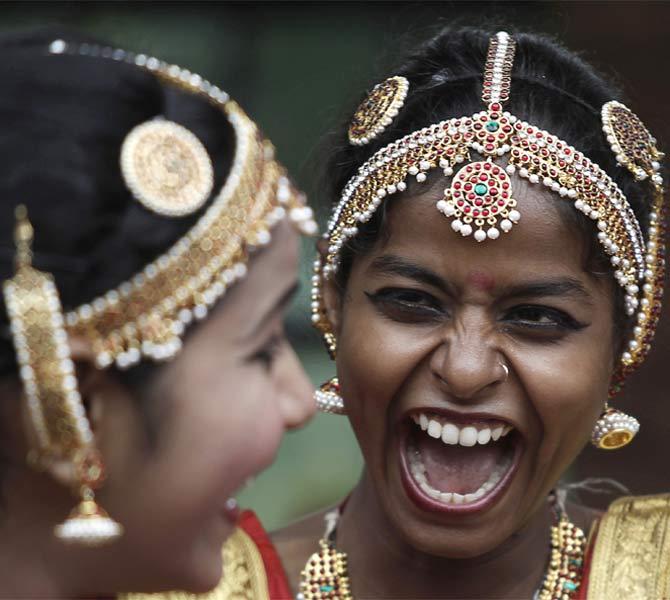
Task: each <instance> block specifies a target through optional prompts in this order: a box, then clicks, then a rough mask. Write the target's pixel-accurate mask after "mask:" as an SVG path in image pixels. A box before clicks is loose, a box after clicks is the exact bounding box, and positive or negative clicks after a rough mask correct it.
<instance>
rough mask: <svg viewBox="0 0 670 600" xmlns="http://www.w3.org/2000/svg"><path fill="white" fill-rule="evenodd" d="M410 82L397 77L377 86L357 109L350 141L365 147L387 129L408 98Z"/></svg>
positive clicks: (350, 127)
mask: <svg viewBox="0 0 670 600" xmlns="http://www.w3.org/2000/svg"><path fill="white" fill-rule="evenodd" d="M408 89H409V81H407V79H405V78H404V77H400V76H399V75H396V76H394V77H389V78H388V79H386V80H385V81H382V82H381V83H379V84H377V85H376V86H375V87H374V88H373V89H372V91H371V92H370V93H369V94H368V95H367V97H366V98H365V100H363V102H362V103H361V104H360V106H359V107H358V108H357V109H356V112H355V113H354V116H353V118H352V119H351V124H350V125H349V141H350V142H351V143H352V144H353V145H354V146H364V145H365V144H367V143H369V142H370V140H373V139H374V138H376V137H377V136H378V135H379V134H380V133H382V131H384V129H386V128H387V127H388V126H389V125H390V124H391V123H392V122H393V119H394V118H395V117H396V116H397V115H398V111H399V110H400V109H401V108H402V105H403V104H404V103H405V98H406V97H407V90H408Z"/></svg>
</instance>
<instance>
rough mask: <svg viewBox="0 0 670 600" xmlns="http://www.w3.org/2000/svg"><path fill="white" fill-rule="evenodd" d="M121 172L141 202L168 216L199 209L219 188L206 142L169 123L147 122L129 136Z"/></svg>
mask: <svg viewBox="0 0 670 600" xmlns="http://www.w3.org/2000/svg"><path fill="white" fill-rule="evenodd" d="M121 173H122V175H123V178H124V180H125V182H126V185H127V186H128V189H130V191H131V192H132V193H133V195H134V196H135V198H136V199H137V200H138V201H139V202H141V203H142V204H143V205H144V206H145V207H146V208H148V209H149V210H151V211H153V212H155V213H157V214H160V215H165V216H168V217H181V216H184V215H189V214H191V213H193V212H195V211H196V210H198V209H199V208H200V207H202V205H203V204H204V203H205V202H206V201H207V199H208V198H209V195H210V194H211V192H212V187H213V186H214V169H213V167H212V161H211V160H210V158H209V155H208V154H207V150H205V147H204V146H203V145H202V143H201V142H200V140H199V139H198V138H197V137H196V136H195V135H194V134H193V133H191V132H190V131H189V130H188V129H186V128H185V127H183V126H181V125H179V124H178V123H174V122H173V121H167V120H165V119H152V120H151V121H147V122H146V123H141V124H140V125H138V126H137V127H135V128H134V129H132V130H131V132H130V133H129V134H128V135H127V136H126V139H125V140H124V141H123V145H122V146H121Z"/></svg>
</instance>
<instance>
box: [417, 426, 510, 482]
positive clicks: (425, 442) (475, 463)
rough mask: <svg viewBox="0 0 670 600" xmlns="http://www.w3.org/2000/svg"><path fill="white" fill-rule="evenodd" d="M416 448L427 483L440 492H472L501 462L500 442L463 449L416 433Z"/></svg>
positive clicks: (502, 451)
mask: <svg viewBox="0 0 670 600" xmlns="http://www.w3.org/2000/svg"><path fill="white" fill-rule="evenodd" d="M417 438H418V439H416V440H415V444H416V448H417V449H418V450H419V452H420V453H421V460H422V462H423V465H424V467H425V468H426V478H427V479H428V483H429V484H430V485H431V486H432V487H434V488H435V489H437V490H440V491H441V492H456V493H458V494H471V493H473V492H476V491H477V490H478V489H479V488H480V487H481V486H482V484H484V483H486V481H487V480H488V478H489V477H490V476H491V474H492V473H493V470H494V469H495V467H496V465H497V464H498V463H499V462H500V461H501V459H502V456H503V453H504V448H503V444H502V443H501V442H497V443H489V444H485V445H482V446H480V445H479V444H478V445H476V446H472V447H471V448H466V447H464V446H460V445H457V444H456V445H453V446H452V445H447V444H445V443H444V442H442V441H441V440H436V439H434V438H432V437H429V436H428V435H418V436H417Z"/></svg>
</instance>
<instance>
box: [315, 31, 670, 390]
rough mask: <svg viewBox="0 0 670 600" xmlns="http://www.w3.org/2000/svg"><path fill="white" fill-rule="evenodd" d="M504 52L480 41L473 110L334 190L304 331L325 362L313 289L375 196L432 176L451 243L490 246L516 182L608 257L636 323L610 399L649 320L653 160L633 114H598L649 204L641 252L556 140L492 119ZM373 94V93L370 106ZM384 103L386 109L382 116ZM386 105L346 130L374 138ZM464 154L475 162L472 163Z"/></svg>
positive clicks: (600, 187)
mask: <svg viewBox="0 0 670 600" xmlns="http://www.w3.org/2000/svg"><path fill="white" fill-rule="evenodd" d="M514 51H515V43H514V40H513V39H512V38H511V37H510V36H509V35H508V34H506V33H504V32H500V33H498V34H497V35H496V36H495V37H494V38H493V39H492V40H491V43H490V46H489V53H488V57H487V62H486V69H485V73H484V85H483V91H482V101H483V102H484V104H485V105H486V109H485V110H482V111H481V112H478V113H476V114H474V115H470V116H464V117H460V118H454V119H447V120H445V121H442V122H440V123H436V124H433V125H429V126H428V127H425V128H423V129H420V130H419V131H415V132H413V133H410V134H409V135H406V136H404V137H402V138H401V139H398V140H396V141H394V142H392V143H391V144H389V145H387V146H385V147H383V148H382V149H380V150H379V151H377V152H376V153H375V154H373V155H372V157H371V158H370V159H369V160H367V161H366V162H365V163H364V164H363V165H361V167H360V168H359V169H358V172H357V174H356V175H355V176H354V177H352V179H351V180H350V181H349V182H348V183H347V184H346V186H345V187H344V190H343V192H342V196H341V199H340V201H339V203H338V204H337V206H336V207H335V209H334V211H333V214H332V216H331V218H330V221H329V222H328V229H327V232H326V234H325V236H324V237H325V239H326V240H327V243H328V248H327V252H326V255H325V257H324V259H321V258H318V259H317V260H316V262H315V274H314V278H313V284H314V286H313V293H312V307H313V312H312V321H313V323H314V324H315V326H316V327H317V328H318V329H319V330H320V331H321V332H322V334H323V335H324V338H325V340H326V344H327V346H328V349H329V351H330V352H331V354H334V352H335V350H336V342H335V337H334V335H333V333H332V331H331V327H330V324H329V322H328V319H327V316H326V314H325V310H324V307H323V302H322V293H321V285H322V283H323V280H324V279H327V278H330V277H332V276H333V275H334V273H335V272H336V271H337V268H338V264H339V257H340V252H341V250H342V248H343V247H344V246H345V245H346V244H347V242H348V241H349V240H350V239H351V238H353V237H354V236H355V235H356V234H357V233H358V230H359V227H361V225H363V224H365V223H366V222H368V221H369V220H370V219H371V218H372V215H373V214H374V213H375V211H376V210H377V209H378V208H379V206H381V204H382V203H383V202H384V201H385V199H386V198H388V197H389V196H391V195H393V194H396V193H398V192H402V191H404V190H405V189H406V187H407V183H406V182H407V179H408V178H409V177H414V178H416V180H417V181H418V182H423V181H426V178H427V175H428V173H429V172H431V171H433V170H434V169H438V168H439V169H441V170H442V171H443V173H444V176H445V177H448V178H450V182H449V184H448V187H447V188H446V190H445V192H444V197H443V198H441V199H440V200H439V201H438V202H437V209H438V211H439V212H440V213H441V214H442V215H444V216H445V217H446V218H448V219H449V220H450V221H451V227H452V229H453V230H454V231H455V232H458V233H460V234H461V235H462V236H466V237H468V236H472V237H474V239H475V240H476V241H477V242H480V243H495V240H497V239H498V238H500V237H501V236H502V235H506V234H509V235H513V229H514V226H515V225H516V223H518V222H519V221H520V220H521V219H522V214H521V212H520V211H519V210H518V207H517V203H516V200H515V199H514V189H513V182H512V180H511V178H510V175H512V174H516V175H518V176H519V177H522V178H524V179H526V180H527V181H529V182H530V183H531V184H535V185H542V186H544V187H545V188H547V189H549V190H551V191H552V192H555V193H556V194H557V195H558V196H559V198H560V199H561V200H563V201H566V202H570V203H572V204H573V206H574V207H575V209H577V210H578V211H580V212H582V213H583V214H584V215H586V216H587V217H589V218H590V219H591V220H592V221H593V224H594V230H595V233H596V235H597V239H598V241H599V243H600V244H601V246H602V248H603V250H604V251H605V253H606V254H607V256H608V257H609V259H610V262H611V264H612V268H613V270H614V276H615V280H616V283H617V284H618V285H619V286H620V287H621V288H622V290H623V292H624V295H625V310H626V314H627V316H628V317H633V318H635V321H636V322H635V325H634V331H633V337H632V339H631V340H630V341H629V342H628V346H627V348H626V350H625V352H624V353H623V354H622V356H621V360H620V362H619V366H618V370H617V373H616V374H615V376H614V378H613V381H612V386H611V390H610V392H611V394H614V393H615V392H616V391H618V389H619V387H620V384H621V383H622V382H623V380H624V378H625V377H626V376H627V375H628V374H629V373H630V372H631V371H633V370H634V369H635V368H636V367H637V366H639V365H640V364H641V363H642V361H643V360H644V358H645V357H646V355H647V353H648V352H649V349H650V344H651V340H652V338H653V334H654V331H655V327H656V324H657V321H658V317H659V316H660V301H661V296H662V285H663V275H664V244H663V234H664V221H663V188H662V186H663V182H662V180H661V177H660V174H659V170H660V164H659V160H660V158H661V157H662V156H663V155H662V154H661V153H660V152H659V151H658V150H657V149H656V145H655V144H656V142H655V140H654V138H653V137H652V136H651V135H650V134H649V132H648V131H647V129H646V128H645V127H644V125H643V124H642V122H641V121H640V120H639V118H638V117H637V116H636V115H634V114H633V113H632V112H631V111H630V110H628V109H627V108H626V107H625V106H624V105H622V104H620V103H618V102H614V101H613V102H608V103H607V104H605V106H604V107H603V109H602V121H603V131H604V135H606V136H607V140H608V142H609V143H610V145H611V147H612V149H613V151H614V153H615V155H616V160H617V162H618V163H619V164H620V165H621V166H623V167H625V168H627V169H629V170H630V171H631V172H632V173H633V175H634V176H635V178H636V179H638V180H642V179H647V180H648V181H650V183H651V187H652V193H653V198H654V199H653V205H652V206H651V211H650V217H649V219H650V222H649V228H648V232H649V234H648V239H647V240H646V243H645V240H644V238H643V235H642V232H641V228H640V224H639V223H638V221H637V218H636V216H635V214H634V213H633V211H632V209H631V207H630V205H629V203H628V201H627V200H626V197H625V196H624V194H623V192H622V191H621V189H620V188H619V187H618V186H617V184H616V183H615V182H614V181H613V180H612V178H611V177H609V176H608V175H607V173H605V171H604V170H603V169H601V168H600V167H599V166H598V165H596V164H595V163H593V162H592V161H591V160H589V159H588V158H587V157H586V156H584V155H583V154H582V153H581V152H579V151H578V150H576V149H575V148H573V147H572V146H570V145H569V144H567V143H566V142H564V141H562V140H560V139H558V138H557V137H556V136H554V135H552V134H550V133H548V132H546V131H543V130H541V129H540V128H538V127H536V126H535V125H532V124H531V123H526V122H524V121H522V120H521V119H519V118H517V117H516V116H514V115H512V114H510V113H509V112H508V111H506V110H504V107H503V105H504V103H505V102H506V101H507V100H508V98H509V93H510V87H511V72H512V64H513V58H514ZM379 90H380V88H379V87H377V88H375V95H376V96H378V95H379ZM390 93H394V92H393V90H391V91H390V92H389V94H390ZM376 96H375V97H376ZM391 104H392V106H393V111H392V113H389V112H388V111H389V106H390V105H391ZM397 104H398V102H397V94H396V95H394V96H393V98H392V99H386V102H383V103H382V102H379V103H378V104H376V105H375V104H374V103H373V104H372V105H369V104H366V103H365V102H364V103H363V104H362V105H361V108H359V111H358V112H361V111H364V112H365V111H368V112H372V113H375V111H378V110H379V111H383V112H384V114H383V115H381V116H379V117H378V118H377V119H375V118H373V116H370V115H368V116H367V117H366V118H363V117H362V116H361V115H359V114H358V112H357V115H356V122H357V123H359V124H360V123H364V122H370V123H375V129H374V135H378V134H379V128H380V125H379V123H380V122H381V123H388V122H389V116H390V115H392V114H397V112H398V110H399V108H398V106H397ZM356 139H357V141H358V143H359V144H360V140H362V139H365V135H364V133H363V132H361V131H357V138H356ZM473 152H474V153H476V154H477V155H479V156H480V157H481V160H474V161H473V159H472V153H473ZM503 159H504V162H503Z"/></svg>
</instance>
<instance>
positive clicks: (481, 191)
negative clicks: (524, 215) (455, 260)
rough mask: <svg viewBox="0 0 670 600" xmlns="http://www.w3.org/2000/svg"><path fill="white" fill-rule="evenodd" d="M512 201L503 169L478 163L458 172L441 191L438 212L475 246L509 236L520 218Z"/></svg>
mask: <svg viewBox="0 0 670 600" xmlns="http://www.w3.org/2000/svg"><path fill="white" fill-rule="evenodd" d="M516 206H517V203H516V200H515V199H514V198H513V197H512V182H511V180H510V178H509V175H508V174H507V173H506V172H505V169H503V168H502V167H500V166H498V165H496V164H495V163H493V162H491V161H490V160H487V161H479V162H473V163H470V164H468V165H466V166H464V167H463V168H461V169H460V170H459V171H458V172H457V173H456V174H455V175H454V178H453V180H452V182H451V186H449V187H448V188H447V189H446V190H445V191H444V199H442V200H440V201H439V202H438V203H437V208H438V210H439V211H440V212H441V213H443V214H444V215H445V216H447V217H449V218H451V219H453V221H452V222H451V227H452V229H453V230H454V231H456V232H458V233H460V234H461V235H462V236H464V237H466V236H469V235H474V238H475V239H476V240H477V241H478V242H483V241H484V240H486V239H489V240H496V239H498V238H499V237H500V232H501V231H502V232H503V233H509V231H511V229H512V227H513V226H514V224H515V223H517V222H518V221H519V219H520V218H521V214H520V213H519V211H518V210H517V209H516Z"/></svg>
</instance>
